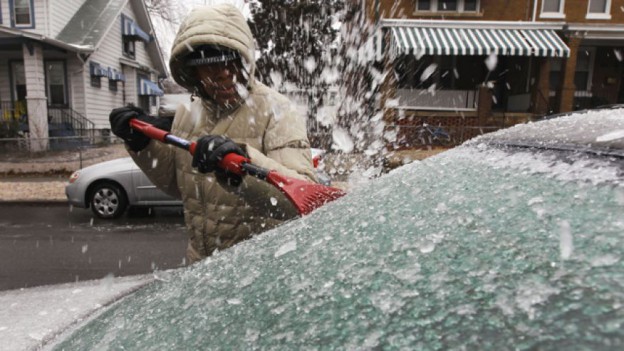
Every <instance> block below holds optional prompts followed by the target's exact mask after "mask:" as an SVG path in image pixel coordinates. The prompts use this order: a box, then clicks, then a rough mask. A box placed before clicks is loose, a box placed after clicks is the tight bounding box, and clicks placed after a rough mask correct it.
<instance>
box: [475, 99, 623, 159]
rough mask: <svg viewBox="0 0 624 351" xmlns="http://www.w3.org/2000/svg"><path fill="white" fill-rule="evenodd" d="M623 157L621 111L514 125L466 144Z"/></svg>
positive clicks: (606, 110)
mask: <svg viewBox="0 0 624 351" xmlns="http://www.w3.org/2000/svg"><path fill="white" fill-rule="evenodd" d="M481 142H485V143H487V144H497V145H506V146H517V147H530V148H538V149H551V150H568V151H579V152H587V153H595V154H601V155H612V156H618V157H624V109H601V110H586V111H579V112H576V113H572V114H568V115H563V116H559V117H557V118H551V119H546V120H543V121H539V122H534V123H526V124H521V125H517V126H514V127H511V128H508V129H504V130H501V131H498V132H495V133H491V134H486V135H483V136H481V137H478V138H476V139H473V140H472V141H470V142H469V144H470V143H472V144H474V143H481Z"/></svg>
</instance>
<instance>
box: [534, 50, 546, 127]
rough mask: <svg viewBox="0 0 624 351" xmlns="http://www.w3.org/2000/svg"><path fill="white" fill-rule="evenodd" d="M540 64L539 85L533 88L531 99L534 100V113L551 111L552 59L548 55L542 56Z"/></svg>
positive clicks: (541, 113)
mask: <svg viewBox="0 0 624 351" xmlns="http://www.w3.org/2000/svg"><path fill="white" fill-rule="evenodd" d="M538 64H539V66H538V68H537V69H538V71H537V85H536V86H535V88H534V89H533V94H532V96H531V101H533V113H535V114H537V115H545V114H547V113H548V112H550V111H549V93H550V59H549V58H548V57H544V58H541V59H540V60H539V63H538Z"/></svg>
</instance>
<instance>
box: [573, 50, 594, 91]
mask: <svg viewBox="0 0 624 351" xmlns="http://www.w3.org/2000/svg"><path fill="white" fill-rule="evenodd" d="M594 57H595V51H594V50H593V49H591V48H579V51H578V54H577V56H576V71H575V72H574V86H575V87H576V90H577V91H590V90H591V79H592V73H593V72H592V71H593V70H592V68H593V66H594Z"/></svg>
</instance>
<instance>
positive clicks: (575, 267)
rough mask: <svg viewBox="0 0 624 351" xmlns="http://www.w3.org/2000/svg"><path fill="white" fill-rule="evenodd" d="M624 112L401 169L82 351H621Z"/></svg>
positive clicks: (98, 323)
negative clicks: (253, 350)
mask: <svg viewBox="0 0 624 351" xmlns="http://www.w3.org/2000/svg"><path fill="white" fill-rule="evenodd" d="M623 214H624V110H603V111H590V112H584V113H580V114H573V115H570V116H563V117H560V118H556V119H551V120H545V121H542V122H538V123H531V124H524V125H518V126H515V127H512V128H509V129H506V130H502V131H499V132H496V133H492V134H488V135H484V136H482V137H479V138H476V139H474V140H471V141H469V142H467V143H465V144H463V145H462V146H460V147H457V148H454V149H451V150H450V151H447V152H444V153H441V154H438V155H436V156H433V157H430V158H427V159H425V160H423V161H421V162H414V163H411V164H409V165H405V166H403V167H400V168H398V169H396V170H393V171H392V172H390V173H389V174H386V175H384V176H382V177H380V178H379V179H375V180H373V181H371V182H369V183H368V184H364V185H362V186H361V187H359V188H357V189H354V190H352V191H351V193H349V194H347V195H346V196H345V197H343V198H341V199H339V200H337V201H334V202H331V203H329V204H327V205H325V206H324V207H321V208H320V209H318V210H316V211H315V212H313V213H311V214H310V215H308V216H306V217H304V218H301V219H299V220H294V221H290V222H287V223H285V224H284V225H282V226H280V227H278V228H275V229H273V230H271V231H268V232H266V233H264V234H262V235H258V236H255V237H253V238H252V239H250V240H247V241H245V242H242V243H240V244H238V245H236V246H234V247H232V248H230V249H228V250H224V251H222V252H217V253H215V254H214V255H213V256H211V257H209V258H207V259H205V260H203V261H201V262H200V263H198V264H195V265H192V266H191V267H188V268H184V269H180V270H177V271H171V272H159V273H158V275H157V279H156V280H155V281H153V282H151V283H150V284H148V285H147V286H145V287H144V288H142V289H139V290H138V291H136V292H135V293H133V294H131V295H129V296H127V297H126V298H124V299H122V300H121V301H119V302H117V303H115V304H112V305H110V306H109V307H107V308H106V309H105V310H104V311H103V312H102V313H100V314H98V315H97V316H96V317H94V318H92V319H90V320H89V321H88V322H87V323H86V324H84V325H81V326H80V327H79V328H77V329H76V330H73V331H72V332H71V333H70V335H67V334H66V335H63V337H61V338H59V339H58V340H55V341H54V342H55V345H54V346H55V347H56V349H59V350H63V349H64V350H74V349H154V350H168V349H232V350H241V349H243V350H244V349H274V348H279V349H288V350H300V349H316V348H321V349H328V350H334V349H354V350H356V349H366V350H368V349H379V350H385V349H409V350H411V349H417V350H510V349H513V350H568V349H575V350H590V349H591V350H618V349H622V348H623V347H624V328H623V327H622V325H623V323H624V216H623Z"/></svg>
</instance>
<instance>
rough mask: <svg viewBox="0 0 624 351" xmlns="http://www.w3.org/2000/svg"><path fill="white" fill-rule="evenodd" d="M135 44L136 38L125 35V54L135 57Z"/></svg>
mask: <svg viewBox="0 0 624 351" xmlns="http://www.w3.org/2000/svg"><path fill="white" fill-rule="evenodd" d="M135 52H136V50H135V44H134V40H132V39H130V38H128V37H124V38H123V54H124V55H125V56H128V57H130V58H135Z"/></svg>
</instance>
